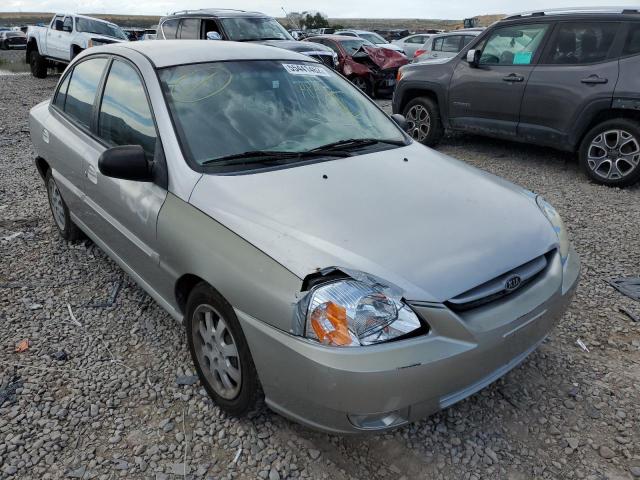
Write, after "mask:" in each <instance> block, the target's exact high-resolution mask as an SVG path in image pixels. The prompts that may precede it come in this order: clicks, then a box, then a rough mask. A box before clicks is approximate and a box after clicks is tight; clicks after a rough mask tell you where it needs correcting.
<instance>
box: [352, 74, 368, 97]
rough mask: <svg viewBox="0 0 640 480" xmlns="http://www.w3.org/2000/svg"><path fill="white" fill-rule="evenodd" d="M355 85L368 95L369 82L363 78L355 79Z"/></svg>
mask: <svg viewBox="0 0 640 480" xmlns="http://www.w3.org/2000/svg"><path fill="white" fill-rule="evenodd" d="M353 84H354V85H355V86H356V87H358V88H359V89H360V90H362V91H363V92H365V93H366V91H367V81H366V80H365V79H364V78H362V77H354V79H353Z"/></svg>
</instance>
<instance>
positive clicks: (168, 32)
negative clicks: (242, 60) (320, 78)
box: [157, 8, 338, 68]
mask: <svg viewBox="0 0 640 480" xmlns="http://www.w3.org/2000/svg"><path fill="white" fill-rule="evenodd" d="M157 38H158V40H231V41H234V42H250V43H259V44H261V45H268V46H271V47H278V48H284V49H285V50H290V51H292V52H297V53H301V54H303V55H306V56H308V57H312V58H315V59H316V60H318V61H320V62H322V63H323V64H325V65H326V66H328V67H331V68H335V67H336V66H337V65H338V56H337V54H336V53H335V52H334V51H333V50H331V49H330V48H329V47H325V46H324V45H318V44H310V43H306V42H298V41H297V40H295V39H294V38H293V37H292V36H291V34H290V33H289V32H287V30H286V29H285V28H284V27H283V26H282V25H280V24H279V23H278V21H277V20H276V19H275V18H272V17H270V16H268V15H265V14H264V13H260V12H247V11H245V10H232V9H224V8H215V9H212V8H209V9H202V10H183V11H181V12H174V13H172V14H171V15H168V16H166V17H162V18H161V19H160V24H159V27H158V37H157Z"/></svg>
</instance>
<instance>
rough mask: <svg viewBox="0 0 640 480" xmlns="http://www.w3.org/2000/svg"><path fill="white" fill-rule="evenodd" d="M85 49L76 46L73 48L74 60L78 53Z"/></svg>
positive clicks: (72, 56)
mask: <svg viewBox="0 0 640 480" xmlns="http://www.w3.org/2000/svg"><path fill="white" fill-rule="evenodd" d="M83 50H84V49H83V48H74V49H73V50H71V60H73V59H74V58H76V57H77V56H78V55H80V54H81V53H82V52H83Z"/></svg>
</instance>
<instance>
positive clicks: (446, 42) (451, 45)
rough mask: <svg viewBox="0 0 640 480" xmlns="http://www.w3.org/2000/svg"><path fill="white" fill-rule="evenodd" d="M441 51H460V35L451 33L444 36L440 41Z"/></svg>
mask: <svg viewBox="0 0 640 480" xmlns="http://www.w3.org/2000/svg"><path fill="white" fill-rule="evenodd" d="M442 51H443V52H449V53H458V52H459V51H460V36H459V35H452V36H450V37H444V38H443V42H442Z"/></svg>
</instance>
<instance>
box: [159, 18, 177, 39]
mask: <svg viewBox="0 0 640 480" xmlns="http://www.w3.org/2000/svg"><path fill="white" fill-rule="evenodd" d="M177 31H178V19H174V20H167V21H166V22H164V23H163V24H162V33H163V34H164V38H166V39H167V40H175V38H176V32H177Z"/></svg>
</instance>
